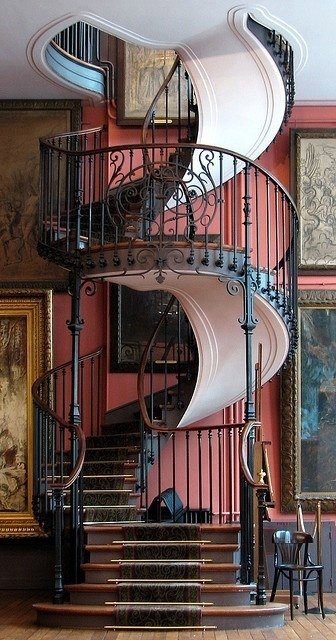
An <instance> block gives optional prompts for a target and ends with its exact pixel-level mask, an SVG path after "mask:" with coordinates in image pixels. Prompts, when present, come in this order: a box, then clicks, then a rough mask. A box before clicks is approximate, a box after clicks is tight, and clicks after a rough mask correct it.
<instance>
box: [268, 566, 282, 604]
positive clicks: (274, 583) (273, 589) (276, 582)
mask: <svg viewBox="0 0 336 640" xmlns="http://www.w3.org/2000/svg"><path fill="white" fill-rule="evenodd" d="M279 577H280V571H279V569H277V568H275V569H274V580H273V587H272V593H271V597H270V602H273V600H274V598H275V592H276V589H277V586H278V582H279Z"/></svg>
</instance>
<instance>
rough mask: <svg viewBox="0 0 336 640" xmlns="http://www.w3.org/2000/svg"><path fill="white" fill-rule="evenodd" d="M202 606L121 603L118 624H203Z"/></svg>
mask: <svg viewBox="0 0 336 640" xmlns="http://www.w3.org/2000/svg"><path fill="white" fill-rule="evenodd" d="M201 620H202V614H201V607H200V606H197V605H187V604H186V605H183V606H181V605H180V606H177V605H173V604H161V605H160V604H154V605H152V606H150V607H148V606H145V605H141V603H138V604H137V606H126V605H122V604H119V606H118V608H117V613H116V626H120V627H168V628H169V627H186V626H197V627H199V626H200V625H201Z"/></svg>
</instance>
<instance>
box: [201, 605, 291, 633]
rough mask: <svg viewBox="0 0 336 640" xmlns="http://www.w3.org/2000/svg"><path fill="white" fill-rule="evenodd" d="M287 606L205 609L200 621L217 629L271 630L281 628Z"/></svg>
mask: <svg viewBox="0 0 336 640" xmlns="http://www.w3.org/2000/svg"><path fill="white" fill-rule="evenodd" d="M287 611H288V605H283V604H279V603H274V602H272V603H270V602H268V603H266V604H265V605H256V604H251V605H248V606H245V607H244V606H234V607H230V606H228V607H223V606H222V607H206V608H204V609H203V610H202V621H203V620H204V622H206V623H207V624H209V625H213V626H216V627H217V628H218V629H256V628H258V627H262V628H263V629H271V628H274V627H283V625H284V616H285V613H286V612H287Z"/></svg>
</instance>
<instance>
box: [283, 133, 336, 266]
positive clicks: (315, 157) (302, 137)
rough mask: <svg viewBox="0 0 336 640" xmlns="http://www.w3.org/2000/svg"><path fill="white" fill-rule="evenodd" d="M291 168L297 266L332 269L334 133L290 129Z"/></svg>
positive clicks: (335, 256)
mask: <svg viewBox="0 0 336 640" xmlns="http://www.w3.org/2000/svg"><path fill="white" fill-rule="evenodd" d="M292 166H293V193H294V195H296V201H297V206H298V210H299V215H300V246H299V266H300V268H302V269H312V270H315V269H334V268H335V267H336V223H335V207H336V179H335V176H336V129H293V130H292Z"/></svg>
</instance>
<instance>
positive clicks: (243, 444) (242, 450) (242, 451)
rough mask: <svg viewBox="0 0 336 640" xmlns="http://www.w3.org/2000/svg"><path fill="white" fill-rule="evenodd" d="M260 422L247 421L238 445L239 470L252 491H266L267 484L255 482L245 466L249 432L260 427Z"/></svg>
mask: <svg viewBox="0 0 336 640" xmlns="http://www.w3.org/2000/svg"><path fill="white" fill-rule="evenodd" d="M260 426H261V425H260V422H258V421H256V420H249V421H248V422H246V424H245V425H244V427H243V430H242V432H241V436H240V445H239V461H240V468H241V470H242V472H243V475H244V478H245V480H246V482H247V483H248V484H249V485H250V486H251V487H253V488H254V489H267V488H268V484H267V483H265V482H256V481H255V480H254V478H253V476H252V474H251V471H250V469H249V467H248V464H247V441H248V437H249V435H250V433H251V430H252V429H253V428H254V427H260Z"/></svg>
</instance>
